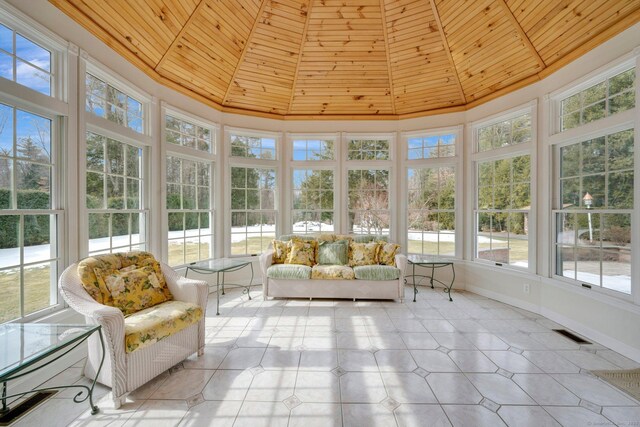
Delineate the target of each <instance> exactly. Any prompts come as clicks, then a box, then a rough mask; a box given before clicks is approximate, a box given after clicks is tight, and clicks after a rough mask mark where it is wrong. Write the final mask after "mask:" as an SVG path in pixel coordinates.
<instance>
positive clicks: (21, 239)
mask: <svg viewBox="0 0 640 427" xmlns="http://www.w3.org/2000/svg"><path fill="white" fill-rule="evenodd" d="M53 123H54V122H53V120H52V119H51V118H49V117H44V116H41V115H38V114H34V113H31V112H29V111H25V110H22V109H19V108H15V107H14V106H11V105H6V104H0V289H2V300H1V302H0V323H2V322H7V321H9V320H15V319H20V318H23V317H25V316H28V315H30V314H32V313H35V312H37V311H40V310H42V309H46V308H48V307H51V306H54V305H56V304H57V303H58V301H57V292H56V291H55V289H56V282H57V277H58V267H59V265H58V264H59V262H60V256H59V253H58V243H57V235H58V223H59V221H60V220H61V216H62V211H60V210H57V209H55V208H56V205H57V204H58V203H59V202H58V201H57V193H56V185H54V183H55V182H56V180H57V173H56V172H57V170H56V164H55V159H56V158H57V152H56V147H57V143H56V139H55V138H54V137H53V136H52V135H54V132H52V131H53Z"/></svg>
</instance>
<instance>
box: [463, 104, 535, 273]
mask: <svg viewBox="0 0 640 427" xmlns="http://www.w3.org/2000/svg"><path fill="white" fill-rule="evenodd" d="M535 110H536V109H535V103H530V104H529V106H527V107H526V108H521V109H518V110H514V111H512V112H508V113H505V114H502V115H500V116H498V117H495V118H492V119H490V120H488V121H486V122H483V123H481V124H478V125H475V126H474V128H473V134H474V136H475V144H474V145H475V148H476V152H475V153H474V154H473V155H472V159H473V160H474V169H475V186H476V191H475V193H476V194H475V245H474V246H475V247H474V258H475V260H484V261H488V262H492V263H494V264H496V265H498V266H503V265H507V266H511V267H516V268H521V269H526V270H529V271H533V270H534V269H535V265H534V264H533V262H532V258H533V255H534V254H535V251H534V250H533V244H535V241H533V240H532V239H531V241H530V239H529V236H535V233H533V231H534V227H535V220H534V215H535V210H534V209H532V206H531V205H532V190H531V183H532V179H531V174H532V168H531V162H532V153H535V150H534V149H533V142H534V141H535V139H534V137H535V135H534V127H533V126H532V123H535V120H534V117H535V116H534V112H535Z"/></svg>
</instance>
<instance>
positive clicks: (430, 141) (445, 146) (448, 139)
mask: <svg viewBox="0 0 640 427" xmlns="http://www.w3.org/2000/svg"><path fill="white" fill-rule="evenodd" d="M455 155H456V135H455V134H445V135H430V136H426V135H425V136H412V137H409V138H408V139H407V158H408V159H409V160H417V159H433V158H438V157H453V156H455Z"/></svg>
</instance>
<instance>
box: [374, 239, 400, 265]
mask: <svg viewBox="0 0 640 427" xmlns="http://www.w3.org/2000/svg"><path fill="white" fill-rule="evenodd" d="M378 244H379V245H380V247H379V249H378V264H382V265H393V266H395V265H396V253H397V252H398V249H400V245H396V244H395V243H387V242H382V241H379V242H378Z"/></svg>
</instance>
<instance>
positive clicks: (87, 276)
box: [59, 251, 208, 408]
mask: <svg viewBox="0 0 640 427" xmlns="http://www.w3.org/2000/svg"><path fill="white" fill-rule="evenodd" d="M59 287H60V291H61V293H62V296H63V298H64V299H65V301H66V302H67V303H68V304H69V306H70V307H71V308H73V309H74V310H76V311H77V312H78V313H80V314H82V315H83V316H85V319H86V322H87V323H89V324H98V325H101V326H102V333H103V336H104V341H105V342H104V344H105V345H104V351H105V352H106V357H105V360H104V366H102V369H101V370H100V364H101V360H102V355H103V350H102V348H101V347H102V345H101V342H100V340H99V338H98V337H97V336H96V335H95V334H94V335H92V336H91V337H90V338H89V349H88V350H89V351H88V357H87V362H86V364H85V367H84V373H85V375H86V376H87V377H89V378H94V377H95V375H96V373H97V372H98V371H100V374H99V376H98V379H97V380H98V382H100V383H102V384H104V385H106V386H109V387H111V389H112V398H113V401H114V404H115V407H116V408H118V407H119V406H120V404H121V403H122V402H123V401H124V398H125V396H126V394H127V393H128V392H130V391H132V390H135V389H136V388H138V387H139V386H141V385H142V384H144V383H146V382H147V381H149V380H151V379H153V378H154V377H155V376H157V375H158V374H160V373H162V372H164V371H165V370H167V369H169V368H170V367H172V366H174V365H175V364H176V363H178V362H181V361H182V360H184V359H186V358H187V357H189V356H190V355H192V354H195V353H197V354H198V355H201V354H202V352H203V349H204V335H205V329H204V322H205V310H206V306H207V295H208V285H207V283H206V282H202V281H197V280H191V279H186V278H184V277H180V276H179V275H178V274H177V273H176V272H175V271H173V270H172V269H171V268H170V267H169V266H167V265H164V264H162V263H160V262H158V261H157V260H156V259H155V258H154V257H153V255H152V254H150V253H148V252H137V251H136V252H126V253H114V254H105V255H96V256H93V257H89V258H85V259H83V260H82V261H80V262H79V263H76V264H72V265H70V266H69V267H68V268H67V269H66V270H65V271H64V272H63V273H62V275H61V277H60V282H59Z"/></svg>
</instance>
